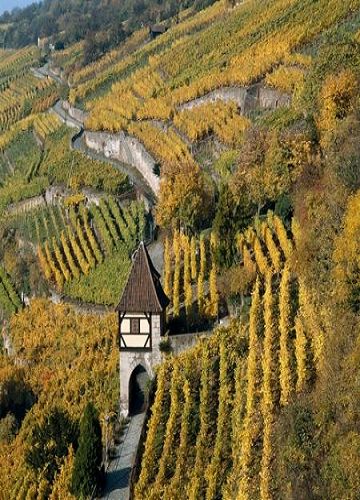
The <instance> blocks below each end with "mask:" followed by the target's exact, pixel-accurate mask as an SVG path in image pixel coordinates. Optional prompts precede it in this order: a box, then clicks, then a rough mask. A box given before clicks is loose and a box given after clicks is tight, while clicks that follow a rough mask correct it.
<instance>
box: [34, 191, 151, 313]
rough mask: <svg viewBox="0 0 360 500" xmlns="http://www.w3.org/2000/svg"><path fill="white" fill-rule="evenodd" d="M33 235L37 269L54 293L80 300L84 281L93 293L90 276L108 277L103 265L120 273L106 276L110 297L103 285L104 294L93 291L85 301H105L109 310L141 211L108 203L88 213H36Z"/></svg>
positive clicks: (140, 229) (81, 209)
mask: <svg viewBox="0 0 360 500" xmlns="http://www.w3.org/2000/svg"><path fill="white" fill-rule="evenodd" d="M35 232H36V239H37V242H38V247H37V254H38V259H39V264H40V266H41V269H42V271H43V273H44V276H45V278H46V279H47V280H48V281H49V282H50V283H51V284H52V285H53V286H55V287H56V289H57V290H59V291H63V290H65V292H66V293H68V294H69V295H71V296H74V297H76V298H79V299H84V295H85V296H87V294H89V287H86V286H85V281H90V282H91V286H90V288H91V287H95V288H96V286H97V278H96V276H100V275H101V271H102V270H105V271H106V273H109V271H110V268H111V267H110V265H109V261H110V262H111V264H112V265H116V266H117V268H121V269H122V271H121V273H120V276H119V274H118V273H116V274H112V276H113V281H114V285H115V286H116V288H115V292H113V290H112V286H111V282H112V280H109V283H108V287H107V290H99V291H98V293H97V294H95V295H94V296H92V300H89V302H98V303H99V302H100V303H101V302H104V301H105V303H106V300H108V299H106V298H105V297H110V304H111V303H114V302H115V301H116V300H117V295H116V292H117V291H118V290H119V293H120V291H121V289H122V286H123V284H124V280H125V279H126V276H127V273H128V270H129V256H130V255H131V253H132V252H133V251H134V249H135V248H136V245H137V244H138V242H139V241H141V240H142V239H143V238H144V234H145V211H144V207H143V205H142V204H141V203H136V202H133V203H132V204H130V205H129V207H128V208H122V207H120V205H119V204H118V203H117V201H116V200H115V199H114V198H111V197H109V198H108V200H107V201H105V200H104V199H101V200H100V203H99V206H97V205H91V206H90V208H87V207H86V206H85V205H84V204H82V203H81V204H80V205H78V206H77V207H76V208H75V207H74V206H70V208H68V209H67V208H63V207H56V208H55V207H54V208H50V209H48V210H47V211H45V212H44V211H41V215H40V217H39V218H37V219H36V221H35ZM98 267H100V271H99V270H98V269H97V268H98ZM102 272H104V271H102ZM121 276H122V278H121ZM86 278H87V279H86ZM99 279H102V277H100V278H99ZM111 301H112V302H111ZM108 303H109V302H108Z"/></svg>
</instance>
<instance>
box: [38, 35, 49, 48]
mask: <svg viewBox="0 0 360 500" xmlns="http://www.w3.org/2000/svg"><path fill="white" fill-rule="evenodd" d="M49 43H50V42H49V38H48V37H47V36H44V37H40V36H39V37H38V48H39V49H40V50H48V49H49Z"/></svg>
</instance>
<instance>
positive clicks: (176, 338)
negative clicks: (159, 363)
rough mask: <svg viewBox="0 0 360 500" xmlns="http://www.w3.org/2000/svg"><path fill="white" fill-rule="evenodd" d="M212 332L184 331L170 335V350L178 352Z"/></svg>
mask: <svg viewBox="0 0 360 500" xmlns="http://www.w3.org/2000/svg"><path fill="white" fill-rule="evenodd" d="M211 334H212V332H200V333H184V334H181V335H170V336H169V339H170V344H171V349H172V352H173V353H174V354H175V355H177V354H180V353H182V352H184V351H186V350H187V349H190V348H191V347H194V346H195V345H196V344H197V343H198V342H199V340H200V339H202V338H205V337H209V336H210V335H211Z"/></svg>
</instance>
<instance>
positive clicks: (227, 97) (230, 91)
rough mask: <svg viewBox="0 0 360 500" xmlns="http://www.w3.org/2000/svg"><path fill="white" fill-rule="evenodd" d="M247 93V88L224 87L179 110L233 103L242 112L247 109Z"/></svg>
mask: <svg viewBox="0 0 360 500" xmlns="http://www.w3.org/2000/svg"><path fill="white" fill-rule="evenodd" d="M247 92H248V89H247V88H246V87H223V88H221V89H216V90H213V91H212V92H209V93H208V94H206V95H204V96H202V97H199V98H198V99H194V100H192V101H189V102H186V103H184V104H181V105H180V106H179V107H178V109H179V110H181V111H182V110H184V109H193V108H197V107H199V106H201V105H202V104H207V103H209V102H215V101H223V102H229V101H233V102H235V103H236V104H237V105H238V106H239V108H240V109H241V110H243V109H244V107H245V101H246V96H247Z"/></svg>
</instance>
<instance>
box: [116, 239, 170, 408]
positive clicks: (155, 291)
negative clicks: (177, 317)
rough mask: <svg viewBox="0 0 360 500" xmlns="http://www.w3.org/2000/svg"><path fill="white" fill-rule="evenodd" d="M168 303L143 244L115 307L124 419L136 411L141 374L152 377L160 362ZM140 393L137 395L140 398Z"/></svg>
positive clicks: (136, 254)
mask: <svg viewBox="0 0 360 500" xmlns="http://www.w3.org/2000/svg"><path fill="white" fill-rule="evenodd" d="M168 304H169V299H168V298H167V297H166V295H165V293H164V290H163V289H162V286H161V283H160V275H159V273H158V272H157V271H156V269H155V267H154V266H153V263H152V262H151V259H150V256H149V254H148V251H147V249H146V247H145V245H144V243H143V242H141V243H140V245H139V248H138V249H137V251H136V252H135V254H134V258H133V265H132V268H131V271H130V275H129V279H128V282H127V284H126V286H125V288H124V292H123V295H122V297H121V300H120V302H119V305H118V306H117V308H116V311H117V312H118V315H119V347H120V412H121V414H122V415H123V416H128V415H129V413H131V412H132V411H133V404H134V401H135V399H134V397H135V396H134V391H135V392H136V391H137V390H138V388H139V386H140V393H141V383H142V382H143V380H144V379H145V375H143V376H142V377H141V375H140V374H141V373H144V372H145V373H147V374H148V377H149V378H153V376H154V367H155V366H156V365H158V364H159V363H160V362H161V353H160V349H159V345H160V341H161V337H162V335H164V325H165V310H166V307H167V306H168ZM142 370H143V371H142ZM140 393H139V392H137V395H138V396H140V397H141V394H140ZM130 405H131V407H130ZM135 406H136V405H135Z"/></svg>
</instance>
